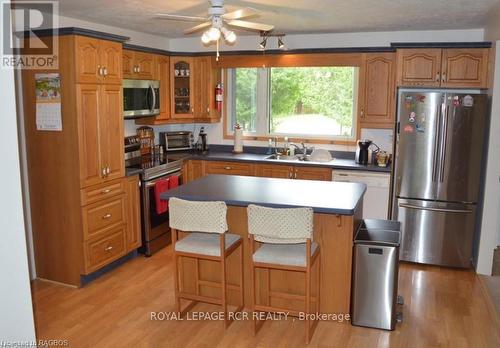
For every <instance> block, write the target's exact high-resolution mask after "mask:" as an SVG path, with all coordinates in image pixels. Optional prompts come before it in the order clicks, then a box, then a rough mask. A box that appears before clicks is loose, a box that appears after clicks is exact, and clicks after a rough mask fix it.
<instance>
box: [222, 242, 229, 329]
mask: <svg viewBox="0 0 500 348" xmlns="http://www.w3.org/2000/svg"><path fill="white" fill-rule="evenodd" d="M220 256H221V259H220V264H221V301H222V312H223V313H224V328H225V329H227V327H228V326H229V324H230V322H229V320H228V315H227V314H228V313H227V298H226V297H227V282H226V247H225V237H224V234H221V235H220Z"/></svg>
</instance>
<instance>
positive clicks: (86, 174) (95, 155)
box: [76, 84, 121, 187]
mask: <svg viewBox="0 0 500 348" xmlns="http://www.w3.org/2000/svg"><path fill="white" fill-rule="evenodd" d="M99 99H100V94H99V86H98V85H90V84H88V85H87V84H78V85H77V86H76V110H77V117H78V152H79V157H80V185H81V187H86V186H90V185H93V184H97V183H100V182H102V181H103V180H104V173H103V169H104V168H103V166H102V165H101V163H102V162H101V152H100V151H99V148H100V141H101V137H100V136H99V113H100V110H99V103H100V100H99ZM120 134H121V133H120Z"/></svg>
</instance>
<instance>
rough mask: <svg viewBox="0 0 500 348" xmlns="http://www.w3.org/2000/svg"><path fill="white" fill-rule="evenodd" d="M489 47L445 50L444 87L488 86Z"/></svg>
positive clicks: (442, 83) (442, 78)
mask: <svg viewBox="0 0 500 348" xmlns="http://www.w3.org/2000/svg"><path fill="white" fill-rule="evenodd" d="M488 56H489V49H488V48H468V49H445V50H443V72H442V76H441V80H442V82H441V86H443V87H471V88H472V87H473V88H487V87H488Z"/></svg>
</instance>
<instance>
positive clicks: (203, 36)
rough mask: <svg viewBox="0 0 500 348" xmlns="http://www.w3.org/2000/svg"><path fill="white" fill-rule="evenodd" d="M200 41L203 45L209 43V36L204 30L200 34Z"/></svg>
mask: <svg viewBox="0 0 500 348" xmlns="http://www.w3.org/2000/svg"><path fill="white" fill-rule="evenodd" d="M201 42H203V43H204V44H205V45H206V44H208V43H210V37H209V36H208V33H207V32H204V33H203V35H202V36H201Z"/></svg>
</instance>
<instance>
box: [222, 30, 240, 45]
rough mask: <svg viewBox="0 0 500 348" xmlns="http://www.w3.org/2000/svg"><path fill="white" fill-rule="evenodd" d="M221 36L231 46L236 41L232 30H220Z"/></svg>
mask: <svg viewBox="0 0 500 348" xmlns="http://www.w3.org/2000/svg"><path fill="white" fill-rule="evenodd" d="M221 31H222V34H223V35H224V40H226V41H227V42H228V43H230V44H232V43H234V42H235V41H236V34H235V33H234V31H232V30H227V29H226V28H224V27H222V28H221Z"/></svg>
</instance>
